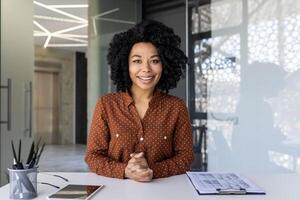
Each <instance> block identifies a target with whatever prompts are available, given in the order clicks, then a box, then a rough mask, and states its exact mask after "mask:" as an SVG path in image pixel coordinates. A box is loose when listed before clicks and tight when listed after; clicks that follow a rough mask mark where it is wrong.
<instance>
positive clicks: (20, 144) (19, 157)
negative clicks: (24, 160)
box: [18, 139, 22, 163]
mask: <svg viewBox="0 0 300 200" xmlns="http://www.w3.org/2000/svg"><path fill="white" fill-rule="evenodd" d="M21 148H22V141H21V139H20V140H19V154H18V163H20V162H21Z"/></svg>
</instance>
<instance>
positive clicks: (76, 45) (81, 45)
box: [48, 44, 88, 47]
mask: <svg viewBox="0 0 300 200" xmlns="http://www.w3.org/2000/svg"><path fill="white" fill-rule="evenodd" d="M87 45H88V44H49V45H48V47H86V46H87Z"/></svg>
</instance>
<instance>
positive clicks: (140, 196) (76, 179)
mask: <svg viewBox="0 0 300 200" xmlns="http://www.w3.org/2000/svg"><path fill="white" fill-rule="evenodd" d="M49 173H50V172H49ZM51 174H59V175H61V176H63V177H66V178H68V179H69V182H70V183H77V184H79V183H85V184H104V185H105V187H104V188H103V189H102V190H100V191H99V193H97V194H96V195H95V196H94V198H93V199H107V200H119V199H122V200H135V199H136V200H162V199H164V200H193V199H200V200H201V199H208V200H215V199H218V200H219V199H220V200H223V199H226V200H232V199H236V200H249V199H251V200H299V199H300V175H298V174H277V175H263V176H251V175H249V176H246V177H247V178H249V179H250V180H252V181H254V182H255V183H256V184H257V185H258V186H260V187H261V188H263V189H264V190H265V191H266V193H267V194H266V195H229V196H224V195H223V196H220V195H219V196H216V195H212V196H208V195H202V196H199V195H198V194H197V193H196V191H195V190H194V188H193V186H192V185H191V183H190V181H189V180H188V178H187V177H186V175H179V176H173V177H169V178H162V179H155V180H153V181H152V182H150V183H138V182H135V181H132V180H120V179H113V178H106V177H103V176H97V175H95V174H93V173H52V172H51ZM38 181H44V182H48V183H52V184H55V185H57V186H64V185H66V182H65V181H63V180H61V179H60V178H56V177H52V176H49V175H45V174H39V175H38ZM56 190H57V189H55V188H53V187H51V186H47V185H41V184H38V197H37V198H36V199H40V200H42V199H43V200H44V199H47V198H46V197H47V196H48V195H49V194H51V193H53V192H55V191H56ZM0 198H1V200H6V199H7V200H8V199H9V185H5V186H3V187H1V188H0Z"/></svg>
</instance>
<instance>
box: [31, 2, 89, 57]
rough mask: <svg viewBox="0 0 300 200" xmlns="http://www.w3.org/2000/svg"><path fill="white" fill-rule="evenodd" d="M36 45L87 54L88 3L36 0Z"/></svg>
mask: <svg viewBox="0 0 300 200" xmlns="http://www.w3.org/2000/svg"><path fill="white" fill-rule="evenodd" d="M33 2H34V17H33V20H34V22H33V23H34V42H35V44H36V45H38V46H44V47H46V48H50V47H55V48H64V49H69V50H73V51H81V52H85V51H86V48H87V41H88V36H87V26H88V22H87V11H88V7H87V4H88V0H34V1H33Z"/></svg>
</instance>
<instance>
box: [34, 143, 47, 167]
mask: <svg viewBox="0 0 300 200" xmlns="http://www.w3.org/2000/svg"><path fill="white" fill-rule="evenodd" d="M45 145H46V143H44V144H43V146H42V148H41V150H40V153H39V154H38V156H37V159H36V165H37V164H38V163H39V161H40V157H41V155H42V153H43V151H44V147H45Z"/></svg>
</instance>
